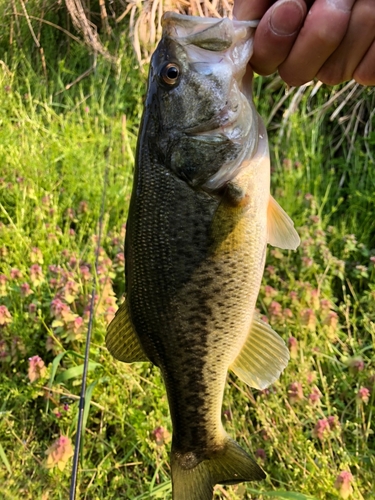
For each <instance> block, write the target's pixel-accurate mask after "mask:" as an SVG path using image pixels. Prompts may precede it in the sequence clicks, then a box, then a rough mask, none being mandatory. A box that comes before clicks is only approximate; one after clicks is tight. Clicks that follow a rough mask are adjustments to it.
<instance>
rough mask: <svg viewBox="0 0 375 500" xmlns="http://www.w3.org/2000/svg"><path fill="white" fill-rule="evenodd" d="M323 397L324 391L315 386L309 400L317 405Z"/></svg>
mask: <svg viewBox="0 0 375 500" xmlns="http://www.w3.org/2000/svg"><path fill="white" fill-rule="evenodd" d="M321 397H322V393H321V392H320V391H319V389H318V388H317V387H313V390H312V392H311V393H310V394H309V401H310V403H311V404H312V405H316V404H317V403H319V401H320V398H321Z"/></svg>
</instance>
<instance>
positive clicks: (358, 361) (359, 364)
mask: <svg viewBox="0 0 375 500" xmlns="http://www.w3.org/2000/svg"><path fill="white" fill-rule="evenodd" d="M349 368H351V369H352V371H353V372H355V373H358V372H362V371H363V370H364V369H365V362H364V361H363V359H362V358H361V356H355V357H354V358H352V359H351V360H350V361H349Z"/></svg>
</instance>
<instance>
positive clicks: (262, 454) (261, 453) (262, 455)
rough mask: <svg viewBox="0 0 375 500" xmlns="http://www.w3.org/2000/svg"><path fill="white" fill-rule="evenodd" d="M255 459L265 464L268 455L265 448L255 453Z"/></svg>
mask: <svg viewBox="0 0 375 500" xmlns="http://www.w3.org/2000/svg"><path fill="white" fill-rule="evenodd" d="M255 457H256V458H259V459H260V460H261V462H265V461H266V458H267V455H266V452H265V451H264V450H263V448H258V449H257V450H256V451H255Z"/></svg>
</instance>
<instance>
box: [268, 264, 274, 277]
mask: <svg viewBox="0 0 375 500" xmlns="http://www.w3.org/2000/svg"><path fill="white" fill-rule="evenodd" d="M266 271H267V272H268V274H269V275H270V276H274V275H275V274H276V267H275V266H267V267H266Z"/></svg>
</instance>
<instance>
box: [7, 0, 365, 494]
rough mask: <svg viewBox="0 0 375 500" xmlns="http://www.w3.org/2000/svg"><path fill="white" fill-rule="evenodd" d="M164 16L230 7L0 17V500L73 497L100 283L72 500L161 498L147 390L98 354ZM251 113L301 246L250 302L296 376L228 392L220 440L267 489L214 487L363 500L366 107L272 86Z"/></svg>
mask: <svg viewBox="0 0 375 500" xmlns="http://www.w3.org/2000/svg"><path fill="white" fill-rule="evenodd" d="M168 9H177V10H179V11H183V12H188V13H192V14H206V15H207V14H208V15H213V16H217V15H220V14H225V13H230V4H227V2H226V1H224V0H222V1H221V0H220V1H219V0H213V1H212V2H209V1H208V0H204V1H203V2H200V3H199V2H197V1H195V2H194V1H193V0H192V1H191V3H188V2H186V1H184V0H181V1H180V2H175V1H174V0H170V1H169V3H167V2H165V3H162V0H158V1H157V0H155V1H153V2H152V1H138V2H137V1H126V2H125V1H119V0H114V1H112V2H104V0H99V1H98V2H96V1H90V0H86V2H85V3H80V2H78V1H73V0H66V2H65V3H64V2H61V1H56V0H29V1H28V2H26V1H25V0H12V1H11V2H6V1H5V0H0V101H1V107H0V484H1V487H0V498H4V499H18V498H24V499H33V500H35V499H41V500H47V499H51V500H52V499H53V500H55V499H56V500H57V499H66V498H68V491H69V482H70V477H71V465H72V464H71V456H72V450H73V445H74V444H73V443H74V438H75V433H76V428H77V413H78V404H77V400H78V394H79V390H80V379H81V376H82V366H83V359H82V357H83V353H84V343H85V336H86V332H87V324H88V305H89V303H90V297H91V294H92V283H93V282H94V283H95V284H96V286H97V295H96V301H95V304H96V307H95V322H94V329H93V339H92V345H91V349H90V365H89V379H88V386H87V391H86V407H85V413H84V429H83V430H84V434H83V443H82V459H81V462H80V472H79V479H78V488H77V496H78V498H81V499H90V500H91V499H92V500H94V499H95V500H96V499H103V498H106V499H119V498H124V499H125V498H127V499H132V500H136V499H137V500H138V499H147V498H153V499H157V498H161V499H167V498H170V492H171V484H170V470H169V463H168V450H169V445H170V432H171V424H170V419H169V414H168V406H167V400H166V396H165V391H164V387H163V384H162V381H161V378H160V374H159V371H158V370H157V369H156V368H154V367H152V366H150V365H148V364H133V365H125V364H121V363H118V362H116V361H114V360H113V359H112V358H111V356H110V355H109V354H108V352H107V351H106V349H105V346H104V335H105V328H106V324H107V323H108V321H110V319H111V317H112V316H113V314H114V312H115V310H116V308H117V304H118V302H119V301H121V296H122V294H123V291H124V276H123V273H124V257H123V241H124V234H125V222H126V214H127V207H128V202H129V195H130V190H131V182H132V171H133V164H134V150H135V143H136V135H137V130H138V126H139V121H140V116H141V112H142V102H143V98H144V95H145V81H146V73H147V59H148V56H149V53H150V50H151V49H152V46H153V45H154V43H155V41H156V40H157V37H158V33H159V32H160V31H159V28H158V23H159V20H160V16H161V14H162V12H163V10H168ZM254 98H255V101H256V104H257V107H258V109H259V111H260V113H261V114H262V116H263V117H264V119H265V121H266V123H267V126H268V130H269V135H270V145H271V151H272V157H273V171H272V191H273V193H274V194H275V197H276V198H277V200H278V201H279V202H280V203H281V205H282V206H283V207H284V208H285V209H286V210H287V211H288V213H289V214H290V215H291V216H292V217H293V219H294V221H295V224H296V226H297V228H298V231H299V233H300V235H301V239H302V244H301V246H300V248H299V249H298V251H297V252H285V251H280V250H278V249H272V248H270V249H269V253H268V259H267V265H266V271H265V274H264V282H263V285H262V289H261V293H260V297H259V303H258V306H259V310H260V312H261V314H262V315H263V316H264V317H265V318H267V319H268V320H269V321H270V323H271V324H272V326H273V327H274V328H275V329H276V330H277V331H278V333H280V334H281V335H282V336H283V337H284V339H285V340H286V341H287V342H288V345H289V348H290V351H291V358H292V359H291V362H290V364H289V366H288V368H287V370H286V371H285V373H284V374H283V375H282V377H281V378H280V380H279V381H278V382H277V383H276V384H275V385H274V386H272V387H271V388H269V389H267V390H265V391H256V390H252V389H250V388H248V387H246V386H245V385H243V384H242V383H241V382H240V381H238V380H237V379H236V378H235V377H234V376H232V375H229V376H228V386H227V391H226V393H225V398H224V405H223V419H224V420H225V426H226V428H227V430H228V432H229V433H230V434H231V435H233V436H235V437H236V438H237V439H238V440H239V441H241V442H242V444H243V445H244V446H245V447H246V448H247V449H249V451H250V452H251V453H253V454H254V455H255V456H256V457H257V459H258V460H259V461H260V463H262V465H263V467H264V468H265V469H266V471H267V472H268V477H267V479H266V480H265V481H264V482H262V483H261V484H260V483H259V484H241V485H237V486H231V487H230V486H228V487H220V486H218V487H217V488H216V489H215V498H221V499H233V500H235V499H262V498H268V497H273V498H294V499H303V498H316V499H336V498H344V499H345V498H353V499H368V500H370V499H373V498H375V472H374V471H375V437H374V418H373V414H374V410H375V358H374V346H375V283H374V278H375V222H374V220H375V197H374V193H375V166H374V155H375V152H374V150H375V131H374V124H375V121H374V117H375V106H374V102H375V92H374V89H373V88H363V87H360V86H358V85H357V84H355V82H348V83H347V84H345V85H343V86H341V87H335V88H329V87H326V86H324V85H319V83H316V82H311V83H309V84H307V85H305V86H303V87H301V88H299V89H286V88H285V86H284V85H283V83H282V82H281V81H280V80H279V79H278V77H276V76H274V77H270V78H261V77H256V78H255V81H254ZM106 172H107V174H106ZM105 177H106V179H107V182H106V183H105ZM105 185H106V186H107V187H106V197H105V217H104V230H103V238H102V241H101V246H100V252H99V259H98V261H99V262H98V267H97V270H95V248H96V243H97V235H98V221H99V213H100V206H101V200H102V193H103V189H104V186H105ZM292 492H296V493H292ZM297 492H298V493H297Z"/></svg>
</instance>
